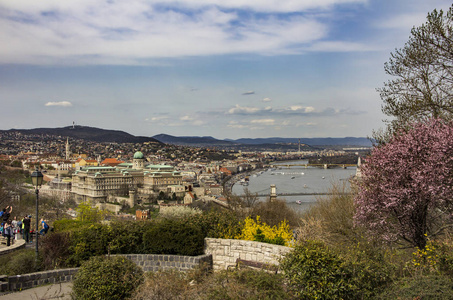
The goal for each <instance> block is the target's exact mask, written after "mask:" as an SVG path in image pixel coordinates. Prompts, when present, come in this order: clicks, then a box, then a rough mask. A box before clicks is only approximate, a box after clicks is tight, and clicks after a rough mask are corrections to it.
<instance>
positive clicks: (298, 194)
mask: <svg viewBox="0 0 453 300" xmlns="http://www.w3.org/2000/svg"><path fill="white" fill-rule="evenodd" d="M348 194H349V193H342V195H348ZM254 195H257V196H258V197H267V196H269V194H262V193H259V194H254ZM325 195H338V193H316V192H305V193H303V192H296V193H279V194H277V197H282V196H325Z"/></svg>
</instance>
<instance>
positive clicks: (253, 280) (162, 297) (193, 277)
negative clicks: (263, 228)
mask: <svg viewBox="0 0 453 300" xmlns="http://www.w3.org/2000/svg"><path fill="white" fill-rule="evenodd" d="M196 273H198V271H197V270H195V271H194V272H189V273H182V272H178V271H175V270H167V271H159V272H150V273H147V275H146V278H145V282H144V284H143V285H142V286H140V287H139V288H138V289H137V292H136V293H135V294H134V295H133V297H132V298H131V299H132V300H139V299H150V300H152V299H156V300H167V299H168V300H170V299H171V300H173V299H175V300H179V299H194V300H195V299H196V300H211V299H214V300H215V299H218V300H220V299H222V300H223V299H239V300H241V299H243V300H249V299H292V298H293V297H292V295H291V294H289V293H288V291H287V290H286V287H285V284H284V281H283V280H282V279H283V278H282V276H281V275H276V274H269V273H266V272H263V271H256V270H250V269H249V270H228V271H226V270H225V271H221V272H215V273H213V274H209V276H206V275H207V274H204V276H202V277H201V278H200V277H199V276H198V275H197V274H196Z"/></svg>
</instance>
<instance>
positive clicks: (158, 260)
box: [112, 254, 212, 272]
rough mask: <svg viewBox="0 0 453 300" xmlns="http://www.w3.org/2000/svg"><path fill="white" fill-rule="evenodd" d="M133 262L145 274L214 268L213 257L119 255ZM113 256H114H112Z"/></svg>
mask: <svg viewBox="0 0 453 300" xmlns="http://www.w3.org/2000/svg"><path fill="white" fill-rule="evenodd" d="M118 255H121V256H125V257H127V258H128V259H130V260H132V261H133V262H134V263H136V264H137V265H138V266H139V267H141V268H142V269H143V271H145V272H155V271H159V270H169V269H175V270H178V271H183V272H186V271H188V270H190V269H194V268H196V267H198V266H201V265H207V266H209V267H212V255H199V256H182V255H163V254H162V255H160V254H118ZM112 256H113V255H112Z"/></svg>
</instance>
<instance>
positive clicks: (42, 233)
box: [39, 219, 49, 235]
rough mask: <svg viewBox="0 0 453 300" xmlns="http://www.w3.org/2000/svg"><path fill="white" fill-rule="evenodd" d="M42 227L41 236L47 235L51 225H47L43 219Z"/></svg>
mask: <svg viewBox="0 0 453 300" xmlns="http://www.w3.org/2000/svg"><path fill="white" fill-rule="evenodd" d="M41 226H42V229H41V230H40V231H39V234H40V235H45V234H46V233H47V231H48V230H49V225H47V223H46V221H44V219H41Z"/></svg>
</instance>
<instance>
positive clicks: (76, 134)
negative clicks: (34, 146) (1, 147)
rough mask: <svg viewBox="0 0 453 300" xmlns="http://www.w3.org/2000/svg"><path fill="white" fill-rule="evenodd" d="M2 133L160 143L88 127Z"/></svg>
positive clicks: (87, 139) (102, 140) (94, 140)
mask: <svg viewBox="0 0 453 300" xmlns="http://www.w3.org/2000/svg"><path fill="white" fill-rule="evenodd" d="M2 131H3V132H19V133H21V134H24V135H52V136H61V137H71V138H76V139H82V140H86V141H93V142H99V143H104V142H107V143H109V142H110V143H145V142H152V143H159V144H161V142H160V141H158V140H156V139H154V138H152V137H144V136H133V135H131V134H129V133H127V132H124V131H120V130H108V129H100V128H95V127H88V126H80V125H77V126H74V127H73V126H67V127H61V128H35V129H10V130H2Z"/></svg>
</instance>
